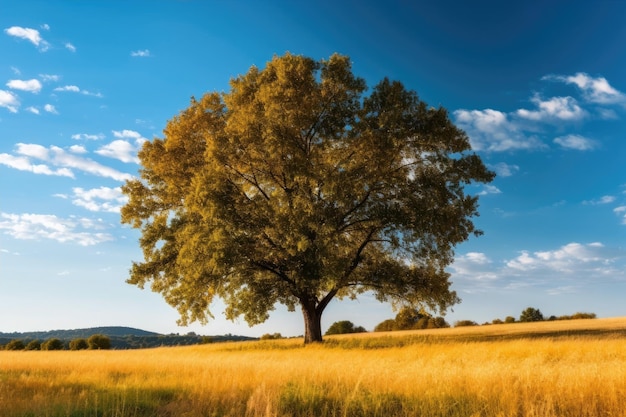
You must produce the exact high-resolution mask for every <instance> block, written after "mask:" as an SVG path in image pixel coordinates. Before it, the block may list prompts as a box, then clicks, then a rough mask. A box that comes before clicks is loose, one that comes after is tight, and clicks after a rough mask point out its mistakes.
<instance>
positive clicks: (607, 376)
mask: <svg viewBox="0 0 626 417" xmlns="http://www.w3.org/2000/svg"><path fill="white" fill-rule="evenodd" d="M327 339H328V340H327V343H326V344H324V345H318V346H307V347H303V346H302V341H301V340H279V341H268V342H242V343H224V344H215V345H203V346H192V347H180V348H159V349H147V350H133V351H74V352H70V351H60V352H10V351H2V352H0V416H2V417H5V416H8V417H13V416H28V415H32V416H94V417H95V416H98V417H100V416H183V415H186V416H233V417H234V416H541V417H549V416H594V417H595V416H626V318H620V319H598V320H579V321H563V322H542V323H527V324H510V325H494V326H484V327H483V326H481V327H473V328H456V329H439V330H421V331H415V332H395V333H391V334H380V333H376V334H364V335H350V336H334V337H328V338H327Z"/></svg>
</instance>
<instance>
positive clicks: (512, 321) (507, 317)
mask: <svg viewBox="0 0 626 417" xmlns="http://www.w3.org/2000/svg"><path fill="white" fill-rule="evenodd" d="M504 322H505V323H515V317H513V316H506V317H505V318H504Z"/></svg>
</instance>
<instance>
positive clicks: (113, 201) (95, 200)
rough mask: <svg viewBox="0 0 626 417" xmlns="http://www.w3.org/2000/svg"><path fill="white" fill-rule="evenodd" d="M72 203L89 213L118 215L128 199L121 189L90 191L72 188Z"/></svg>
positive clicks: (107, 188)
mask: <svg viewBox="0 0 626 417" xmlns="http://www.w3.org/2000/svg"><path fill="white" fill-rule="evenodd" d="M72 191H73V192H74V195H73V197H72V203H73V204H75V205H77V206H79V207H83V208H86V209H87V210H90V211H97V212H109V213H119V212H120V210H121V208H122V206H123V205H124V204H126V202H127V201H128V197H126V196H125V195H124V194H122V190H121V188H119V187H117V188H109V187H100V188H93V189H91V190H84V189H82V188H78V187H77V188H73V189H72Z"/></svg>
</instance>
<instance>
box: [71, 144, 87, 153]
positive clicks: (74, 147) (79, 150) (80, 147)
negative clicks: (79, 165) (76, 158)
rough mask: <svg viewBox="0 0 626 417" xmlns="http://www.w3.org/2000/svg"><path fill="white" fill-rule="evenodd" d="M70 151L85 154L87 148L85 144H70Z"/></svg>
mask: <svg viewBox="0 0 626 417" xmlns="http://www.w3.org/2000/svg"><path fill="white" fill-rule="evenodd" d="M70 152H72V153H78V154H85V153H87V149H86V148H85V147H84V146H83V145H72V146H70Z"/></svg>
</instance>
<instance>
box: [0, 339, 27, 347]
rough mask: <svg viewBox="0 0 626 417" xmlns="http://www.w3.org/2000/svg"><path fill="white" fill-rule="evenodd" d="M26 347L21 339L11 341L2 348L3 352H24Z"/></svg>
mask: <svg viewBox="0 0 626 417" xmlns="http://www.w3.org/2000/svg"><path fill="white" fill-rule="evenodd" d="M25 347H26V346H25V345H24V342H23V341H22V340H21V339H13V340H11V341H10V342H9V343H7V344H6V346H5V347H4V349H5V350H24V348H25Z"/></svg>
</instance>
